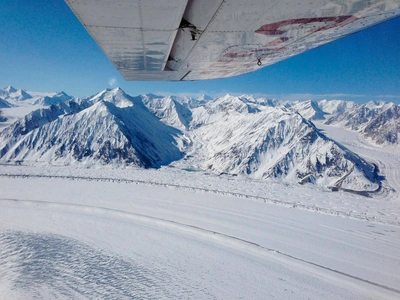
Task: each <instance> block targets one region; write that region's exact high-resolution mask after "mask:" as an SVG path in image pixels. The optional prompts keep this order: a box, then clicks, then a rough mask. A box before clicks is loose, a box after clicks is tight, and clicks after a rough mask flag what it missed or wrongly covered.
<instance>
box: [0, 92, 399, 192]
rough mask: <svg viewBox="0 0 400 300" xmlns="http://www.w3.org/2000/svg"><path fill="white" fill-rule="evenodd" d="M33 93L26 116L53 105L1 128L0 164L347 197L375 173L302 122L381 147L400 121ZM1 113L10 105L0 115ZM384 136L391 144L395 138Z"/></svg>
mask: <svg viewBox="0 0 400 300" xmlns="http://www.w3.org/2000/svg"><path fill="white" fill-rule="evenodd" d="M8 90H10V91H13V89H11V88H9V89H8ZM3 92H4V93H8V92H6V91H3ZM14 93H15V92H14ZM32 95H33V98H32V99H31V100H29V101H28V100H27V101H23V102H21V103H23V107H24V108H26V109H27V110H29V111H30V110H31V107H34V108H35V107H37V106H36V105H40V106H41V107H43V106H44V105H46V104H50V103H53V104H52V105H50V106H49V107H44V108H41V109H37V110H35V111H32V112H30V113H29V114H27V115H25V116H24V117H23V118H20V119H19V120H17V121H16V122H14V123H13V124H11V125H9V126H8V127H4V129H3V131H2V132H1V133H0V161H1V162H15V161H25V162H32V161H34V162H37V161H39V162H43V163H52V164H54V163H56V164H77V163H80V164H81V163H84V164H86V165H88V166H90V165H94V164H98V163H100V164H114V165H117V166H119V165H136V166H139V167H144V168H149V167H151V168H158V167H160V166H163V165H170V164H171V163H173V166H177V167H181V168H186V169H192V170H198V169H203V170H209V171H211V172H214V173H217V174H223V173H225V174H231V175H243V176H250V177H253V178H263V179H265V178H279V179H281V180H287V181H292V182H293V181H295V182H299V183H305V182H312V183H315V184H318V185H321V186H329V187H332V188H334V189H337V188H344V189H347V190H353V191H365V190H367V191H373V190H378V189H379V188H380V186H381V183H380V180H381V177H379V176H378V173H379V170H378V169H377V167H376V166H375V165H374V164H371V163H368V162H367V161H365V160H364V159H362V158H361V157H359V156H358V155H357V154H355V153H353V152H351V151H349V150H348V149H346V148H345V147H343V146H342V145H340V144H338V143H337V142H335V141H333V140H331V139H329V138H327V137H326V136H325V135H323V134H322V133H321V132H320V131H319V130H318V129H317V128H316V127H315V126H314V124H313V123H312V122H311V121H309V120H307V119H322V118H324V117H326V116H327V115H328V114H330V116H331V117H330V118H329V120H328V121H326V122H327V123H329V122H332V124H335V125H337V126H347V127H349V126H350V127H351V125H352V124H353V123H352V122H355V123H354V124H358V125H357V126H359V127H356V128H357V130H364V131H365V134H367V133H370V134H371V135H373V137H374V138H375V139H376V138H377V137H378V136H379V137H382V136H383V137H384V138H385V140H387V139H388V136H390V134H391V133H393V132H395V131H396V130H397V128H398V127H396V126H397V125H396V124H397V123H396V122H397V121H396V120H398V114H399V111H398V106H396V105H394V104H384V103H379V105H378V104H376V103H375V104H373V103H370V104H368V105H365V106H364V107H363V106H358V105H352V104H346V103H344V102H342V101H335V102H333V103H329V102H327V101H325V102H323V101H321V102H318V103H317V102H312V101H306V102H300V103H295V104H292V105H291V104H290V103H283V102H282V103H279V102H278V101H274V100H270V99H263V98H259V99H258V98H255V97H254V96H251V95H242V96H232V95H229V94H228V95H225V96H223V97H220V98H218V99H216V100H213V101H212V100H209V99H203V100H196V101H195V100H193V102H190V101H189V100H190V99H189V98H184V97H183V98H182V97H175V96H168V97H164V96H156V95H153V94H147V95H141V96H137V97H132V96H129V95H127V94H126V93H125V92H124V91H122V90H121V89H119V88H116V89H112V90H110V89H106V90H104V91H101V92H100V93H97V94H95V95H93V96H90V97H86V98H84V99H77V98H70V99H69V98H68V97H70V96H68V95H66V94H65V93H58V94H57V93H53V94H46V95H45V94H44V93H42V94H40V93H33V92H32ZM46 96H47V97H48V98H46ZM204 98H206V97H204ZM38 99H40V101H38ZM50 100H51V101H50ZM53 100H54V102H52V101H53ZM39 102H40V103H39ZM16 103H17V102H16ZM189 103H191V105H189ZM283 104H284V105H283ZM17 105H18V103H17ZM21 105H22V104H21ZM377 106H380V108H379V109H378V108H377ZM21 107H22V106H21ZM190 107H192V108H190ZM360 107H361V110H360ZM8 109H9V110H11V109H14V107H13V108H4V109H3V110H8ZM324 109H325V110H326V111H324ZM340 112H342V113H340ZM333 114H335V115H333ZM349 118H350V119H351V120H350V121H349ZM388 120H394V121H393V122H394V123H392V122H388ZM10 122H11V121H10ZM335 122H336V123H335ZM347 122H348V124H347ZM357 122H358V123H357ZM360 124H361V125H360ZM6 125H7V124H6ZM377 128H378V129H377ZM375 129H377V130H378V131H375ZM382 132H388V134H387V135H382ZM390 137H391V138H392V140H391V141H394V140H395V138H397V137H395V136H394V135H392V136H390Z"/></svg>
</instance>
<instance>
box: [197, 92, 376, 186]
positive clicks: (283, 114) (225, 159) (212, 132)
mask: <svg viewBox="0 0 400 300" xmlns="http://www.w3.org/2000/svg"><path fill="white" fill-rule="evenodd" d="M193 116H194V120H196V123H195V124H193V125H194V127H195V128H196V129H195V133H196V135H197V136H201V138H202V141H203V143H205V144H206V145H207V150H208V157H207V159H206V162H205V164H206V167H207V168H208V169H210V170H212V171H214V172H216V173H228V174H235V175H239V174H246V175H248V176H251V177H254V178H270V177H272V178H282V179H289V180H291V181H298V182H315V183H317V184H320V185H325V186H340V187H345V186H352V188H353V189H355V188H359V189H365V188H369V189H375V188H377V185H376V184H375V179H374V177H375V176H374V169H375V166H374V165H372V164H370V163H368V162H366V161H365V160H363V159H361V158H360V157H358V156H357V155H356V154H354V153H352V152H351V151H349V150H347V149H345V148H343V147H342V146H340V145H338V144H337V143H335V142H334V141H332V140H330V139H328V138H327V137H326V136H324V135H323V134H321V133H320V132H319V131H318V129H317V128H316V127H315V126H314V125H313V124H312V123H311V122H309V121H307V120H306V119H304V118H303V117H302V116H301V115H300V114H298V113H297V112H293V111H292V110H290V109H287V108H286V107H284V106H280V107H268V106H259V107H258V110H255V109H254V108H251V107H250V108H249V106H248V104H247V103H245V102H242V101H241V100H240V98H239V97H222V98H220V99H217V100H216V101H215V102H212V103H209V104H208V105H206V106H205V107H202V108H199V109H196V110H193Z"/></svg>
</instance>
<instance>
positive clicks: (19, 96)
mask: <svg viewBox="0 0 400 300" xmlns="http://www.w3.org/2000/svg"><path fill="white" fill-rule="evenodd" d="M0 97H2V98H4V99H5V100H14V101H25V100H28V99H31V98H32V96H31V95H30V94H28V93H27V92H26V91H25V90H22V89H18V90H17V89H15V88H14V87H12V86H7V87H6V88H4V89H2V90H0Z"/></svg>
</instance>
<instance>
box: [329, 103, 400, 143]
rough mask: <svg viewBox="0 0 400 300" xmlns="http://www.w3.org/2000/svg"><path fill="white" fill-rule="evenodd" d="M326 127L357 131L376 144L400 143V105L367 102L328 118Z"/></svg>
mask: <svg viewBox="0 0 400 300" xmlns="http://www.w3.org/2000/svg"><path fill="white" fill-rule="evenodd" d="M325 124H326V125H335V126H344V127H346V128H350V129H352V130H355V131H358V132H359V133H361V134H362V135H363V136H364V137H366V138H370V139H371V140H372V141H373V142H375V143H376V144H379V145H381V144H399V143H400V136H399V132H400V105H396V104H394V103H386V102H368V103H366V104H363V105H360V106H357V107H355V108H354V109H351V110H349V111H345V112H343V113H342V114H337V115H335V116H333V117H331V118H329V119H328V120H327V121H326V122H325Z"/></svg>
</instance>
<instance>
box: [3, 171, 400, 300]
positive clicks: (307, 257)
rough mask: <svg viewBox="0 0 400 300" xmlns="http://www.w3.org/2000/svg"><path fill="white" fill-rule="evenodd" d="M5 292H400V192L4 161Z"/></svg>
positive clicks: (319, 295) (189, 295)
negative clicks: (363, 192)
mask: <svg viewBox="0 0 400 300" xmlns="http://www.w3.org/2000/svg"><path fill="white" fill-rule="evenodd" d="M0 174H1V176H0V187H1V188H0V299H27V298H31V299H32V298H43V299H49V298H56V299H71V298H74V299H85V298H89V299H99V298H108V299H124V298H125V299H131V298H136V299H398V298H399V297H400V273H399V272H398V270H399V269H400V253H399V249H400V223H399V210H398V208H399V201H398V198H396V195H397V193H395V192H393V193H390V194H386V195H381V197H377V198H367V197H362V196H360V195H353V194H346V193H342V192H336V193H334V192H330V191H327V190H323V189H322V188H315V187H314V186H309V185H304V186H298V185H295V184H289V183H282V182H279V181H257V180H250V179H246V178H242V177H228V176H226V177H225V176H213V175H210V174H206V173H204V172H189V171H183V170H179V169H177V168H171V167H165V168H161V169H159V170H140V169H133V168H124V169H121V168H111V167H108V168H105V167H101V168H100V167H99V168H98V169H96V168H88V169H85V168H82V167H72V166H69V167H61V166H58V167H57V166H53V167H39V166H32V167H28V166H6V165H2V166H0Z"/></svg>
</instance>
